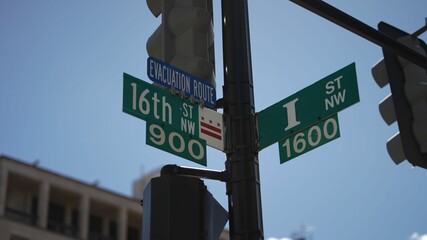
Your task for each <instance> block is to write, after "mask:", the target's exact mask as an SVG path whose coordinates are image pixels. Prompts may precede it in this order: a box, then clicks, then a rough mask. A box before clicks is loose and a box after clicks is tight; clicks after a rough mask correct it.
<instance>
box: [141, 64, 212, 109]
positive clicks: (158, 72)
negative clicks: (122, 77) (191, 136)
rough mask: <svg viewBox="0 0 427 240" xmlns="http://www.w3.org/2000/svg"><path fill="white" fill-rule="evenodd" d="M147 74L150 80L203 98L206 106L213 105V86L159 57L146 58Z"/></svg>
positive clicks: (187, 94) (186, 94)
mask: <svg viewBox="0 0 427 240" xmlns="http://www.w3.org/2000/svg"><path fill="white" fill-rule="evenodd" d="M147 75H148V78H150V79H151V81H153V82H155V83H158V84H160V85H162V86H164V87H166V88H169V89H171V88H175V90H177V91H179V92H183V93H184V94H185V96H187V97H190V96H193V97H194V98H195V99H196V100H199V101H200V100H203V103H204V104H205V106H207V107H211V108H213V107H215V103H216V91H215V87H214V86H213V85H212V84H210V83H208V82H207V81H205V80H202V79H200V78H197V77H195V76H193V75H191V74H189V73H187V72H184V71H182V70H181V69H178V68H176V67H174V66H172V65H170V64H167V63H165V62H163V61H161V60H159V59H156V58H153V57H149V58H148V59H147Z"/></svg>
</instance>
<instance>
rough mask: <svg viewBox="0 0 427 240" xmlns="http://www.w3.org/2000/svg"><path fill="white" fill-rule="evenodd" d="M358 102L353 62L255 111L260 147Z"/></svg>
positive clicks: (266, 145)
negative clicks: (259, 110) (256, 113)
mask: <svg viewBox="0 0 427 240" xmlns="http://www.w3.org/2000/svg"><path fill="white" fill-rule="evenodd" d="M357 102H359V90H358V87H357V78H356V64H355V63H352V64H350V65H348V66H346V67H344V68H342V69H340V70H338V71H336V72H335V73H332V74H331V75H329V76H327V77H325V78H323V79H321V80H319V81H317V82H315V83H314V84H312V85H310V86H308V87H306V88H304V89H302V90H300V91H299V92H297V93H294V94H293V95H291V96H289V97H287V98H285V99H283V100H281V101H280V102H278V103H275V104H273V105H272V106H270V107H268V108H266V109H264V110H262V111H261V112H259V113H258V115H257V116H258V118H257V119H258V134H259V149H260V150H261V149H263V148H265V147H268V146H270V145H271V144H273V143H276V142H278V141H280V140H282V139H286V138H288V137H290V136H291V135H294V134H296V133H298V132H300V131H302V130H303V129H305V128H307V127H309V126H311V125H313V124H315V123H317V122H319V121H321V120H324V119H326V118H328V117H329V116H331V115H333V114H335V113H337V112H339V111H341V110H343V109H345V108H347V107H349V106H351V105H353V104H354V103H357Z"/></svg>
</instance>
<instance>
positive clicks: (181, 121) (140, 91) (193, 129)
mask: <svg viewBox="0 0 427 240" xmlns="http://www.w3.org/2000/svg"><path fill="white" fill-rule="evenodd" d="M123 112H125V113H128V114H130V115H132V116H134V117H137V118H139V119H142V120H145V121H147V125H149V124H150V125H153V124H155V125H156V126H160V128H162V130H163V132H164V133H165V134H166V133H169V134H168V136H170V135H171V134H170V133H173V132H175V133H177V134H179V135H180V136H182V137H183V139H184V140H186V139H187V138H186V136H187V135H188V136H190V138H192V139H195V140H196V141H198V142H199V143H201V144H204V145H206V144H207V145H209V146H211V147H214V148H216V149H219V150H221V151H223V150H224V130H223V129H224V125H223V118H222V114H220V113H218V112H216V111H214V110H212V109H209V108H203V107H200V106H199V105H197V104H195V103H191V102H190V101H189V100H187V99H182V98H181V97H179V96H174V95H172V94H171V93H170V92H169V91H166V90H164V89H161V88H159V87H157V86H154V85H152V84H149V83H147V82H144V81H142V80H140V79H138V78H136V77H133V76H131V75H129V74H126V73H124V75H123ZM147 129H149V128H147ZM153 131H154V132H149V131H147V135H148V134H150V133H151V136H152V137H153V136H155V134H156V133H158V131H161V130H159V128H155V129H154V130H153ZM156 131H157V132H156ZM175 133H173V134H172V138H174V139H175V138H176V137H178V136H175V135H176V134H175ZM177 139H178V140H180V138H179V137H178V138H177ZM175 140H176V139H175ZM175 140H174V141H175ZM201 140H204V141H201ZM176 141H177V140H176ZM187 142H188V141H187ZM147 143H149V142H148V140H147ZM150 143H154V144H149V145H151V146H155V147H157V146H159V147H158V148H160V149H162V150H165V151H168V150H166V149H165V148H167V145H166V146H163V144H160V145H159V144H155V143H159V141H157V142H156V141H151V142H150ZM165 144H166V143H165ZM190 144H194V143H193V141H191V142H190ZM171 146H172V147H171V149H172V150H175V148H174V147H175V146H178V145H171ZM197 146H198V145H197ZM203 148H204V149H205V148H206V147H205V146H204V147H203ZM176 149H178V150H180V148H178V147H177V148H176ZM191 150H193V149H191ZM191 150H189V151H191ZM168 152H171V151H168ZM178 152H179V151H178ZM194 152H196V150H194ZM204 152H205V153H206V151H204ZM190 153H191V152H190ZM190 153H189V155H188V154H187V155H186V154H184V155H183V154H182V153H179V154H176V155H178V156H181V157H184V158H186V156H190V157H191V154H190ZM205 158H206V156H205ZM189 160H191V161H193V160H197V161H195V162H197V163H200V162H201V164H202V165H203V161H201V160H200V159H198V157H196V158H193V159H189ZM205 162H206V159H205ZM204 164H206V163H204Z"/></svg>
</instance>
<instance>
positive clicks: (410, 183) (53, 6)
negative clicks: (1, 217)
mask: <svg viewBox="0 0 427 240" xmlns="http://www.w3.org/2000/svg"><path fill="white" fill-rule="evenodd" d="M327 2H328V3H329V4H331V5H333V6H335V7H337V8H339V9H341V10H343V11H345V12H347V13H349V14H350V15H352V16H354V17H356V18H358V19H359V20H361V21H363V22H365V23H367V24H368V25H370V26H372V27H376V25H377V23H378V22H379V21H385V22H387V23H390V24H392V25H394V26H396V27H399V28H401V29H403V30H405V31H408V32H413V31H415V30H417V29H418V28H420V27H421V26H422V25H423V24H424V23H425V20H424V18H425V17H427V1H424V0H412V1H404V0H387V1H386V0H369V1H368V0H362V1H349V0H346V1H338V0H330V1H327ZM409 2H410V3H409ZM214 15H215V19H214V21H215V29H214V30H215V47H216V49H215V51H216V64H217V66H216V73H217V74H216V75H217V78H216V82H217V89H218V91H217V95H218V97H221V96H222V91H221V86H222V85H223V72H222V40H221V32H222V30H221V7H220V1H216V0H214ZM249 17H250V33H251V44H252V65H253V79H254V89H255V103H256V111H257V112H259V111H261V110H263V109H265V108H267V107H268V106H270V105H272V104H274V103H276V102H278V101H280V100H282V99H284V98H286V97H287V96H289V95H291V94H293V93H295V92H297V91H299V90H301V89H303V88H304V87H307V86H309V85H311V84H312V83H314V82H316V81H318V80H320V79H322V78H323V77H325V76H327V75H329V74H331V73H333V72H335V71H337V70H338V69H341V68H342V67H344V66H347V65H348V64H350V63H352V62H355V63H356V72H357V78H358V84H359V94H360V102H359V103H357V104H355V105H353V106H351V107H349V108H347V109H345V110H344V111H342V112H340V113H339V115H338V117H339V124H340V132H341V137H340V138H338V139H336V140H334V141H332V142H330V143H328V144H326V145H324V146H321V147H319V148H317V149H315V150H313V151H311V152H308V153H306V154H304V155H301V156H299V157H297V158H295V159H293V160H291V161H290V162H288V163H285V164H282V165H280V163H279V151H278V146H277V144H274V145H272V146H270V147H268V148H266V149H264V150H262V151H261V152H260V153H259V159H260V173H261V188H262V189H261V191H262V206H263V219H264V233H265V236H266V238H269V237H276V238H283V237H286V236H290V235H291V234H292V232H293V231H294V230H298V229H299V228H300V226H301V225H302V224H305V225H307V226H312V228H313V229H314V232H312V235H313V237H314V239H316V240H326V239H327V240H334V239H343V238H345V239H347V240H358V239H396V240H397V239H411V237H413V236H418V235H422V234H426V233H427V224H426V222H427V221H426V220H427V205H426V204H425V203H426V202H427V190H426V188H425V187H423V184H424V183H426V182H427V170H425V169H420V168H414V169H411V166H410V164H408V163H407V162H404V163H402V164H400V165H398V166H396V165H395V164H394V163H393V162H392V160H391V159H390V158H389V156H388V153H387V150H386V147H385V143H386V141H387V139H388V138H389V137H391V136H392V135H393V134H394V133H395V132H396V131H397V126H396V125H395V124H394V125H392V126H387V125H386V124H385V123H384V121H383V120H382V118H381V116H380V114H379V112H378V103H379V102H380V101H381V100H382V99H383V98H384V97H385V96H386V95H388V94H389V89H388V88H384V89H380V88H379V87H378V86H377V85H376V83H375V82H374V80H373V78H372V75H371V67H372V66H373V65H374V64H375V63H376V62H377V61H378V60H379V59H380V58H381V57H382V51H381V48H380V47H378V46H376V45H374V44H373V43H371V42H369V41H367V40H365V39H363V38H361V37H359V36H357V35H355V34H353V33H350V32H348V31H347V30H344V29H342V28H341V27H339V26H336V25H334V24H333V23H330V22H329V21H327V20H324V19H323V18H321V17H319V16H317V15H315V14H313V13H311V12H309V11H307V10H305V9H303V8H301V7H299V6H297V5H295V4H293V3H292V2H290V1H283V0H282V1H278V0H272V1H249ZM159 24H160V19H156V18H155V17H154V16H153V15H152V14H151V12H150V11H149V10H148V7H147V5H146V1H143V0H138V1H137V0H124V1H110V0H107V1H105V0H103V1H100V0H94V1H82V0H37V1H31V0H0V154H7V155H10V156H13V157H16V158H18V159H22V160H24V161H27V162H32V161H34V160H36V159H39V160H40V161H41V166H42V167H45V168H48V169H51V170H54V171H56V172H60V173H63V174H65V175H68V176H73V177H76V178H78V179H81V180H83V181H86V182H93V181H94V180H96V179H98V180H100V185H101V186H102V187H104V188H108V189H111V190H114V191H117V192H121V193H124V194H130V193H131V187H130V186H131V182H132V181H133V180H134V179H136V178H137V177H139V176H140V175H141V173H144V172H149V171H152V170H155V169H158V168H160V167H161V166H162V165H165V164H170V163H173V164H178V165H182V166H193V167H198V166H197V165H195V164H194V163H192V162H190V161H188V160H185V159H182V158H178V157H175V156H174V155H171V154H169V153H166V152H162V151H161V150H158V149H155V148H153V147H150V146H148V145H146V144H145V134H146V133H145V122H144V121H142V120H139V119H137V118H135V117H132V116H130V115H128V114H125V113H123V112H122V94H123V93H122V88H123V72H126V73H129V74H131V75H133V76H136V77H138V78H140V79H143V80H145V81H149V79H148V77H147V74H146V72H147V69H146V60H147V58H148V55H147V52H146V49H145V43H146V41H147V39H148V37H149V36H150V35H151V34H152V33H153V32H154V30H155V29H156V28H157V26H158V25H159ZM421 38H422V39H424V40H427V34H424V35H422V36H421ZM224 160H225V154H223V153H222V152H220V151H218V150H215V149H213V148H208V158H207V162H208V168H211V169H224ZM205 182H206V184H207V185H208V187H209V189H210V191H211V192H212V193H213V194H214V196H215V197H216V198H217V199H218V201H219V202H220V203H221V204H222V205H223V206H227V198H226V195H225V186H224V184H223V183H217V182H214V181H205ZM414 233H417V234H414Z"/></svg>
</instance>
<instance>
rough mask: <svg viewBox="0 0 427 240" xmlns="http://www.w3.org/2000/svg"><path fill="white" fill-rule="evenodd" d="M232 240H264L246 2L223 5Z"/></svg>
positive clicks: (224, 0)
mask: <svg viewBox="0 0 427 240" xmlns="http://www.w3.org/2000/svg"><path fill="white" fill-rule="evenodd" d="M222 24H223V27H222V33H223V56H224V89H223V91H224V93H223V95H224V116H225V121H226V124H227V125H226V132H225V134H226V137H225V140H226V154H227V161H226V162H225V168H226V171H227V172H228V174H229V175H228V176H229V180H228V182H227V195H228V210H229V221H230V239H232V240H240V239H241V240H252V239H253V240H259V239H264V230H263V223H262V210H261V187H260V176H259V163H258V149H257V139H258V136H257V131H256V126H255V103H254V91H253V80H252V63H251V49H250V41H249V17H248V3H247V0H222Z"/></svg>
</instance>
